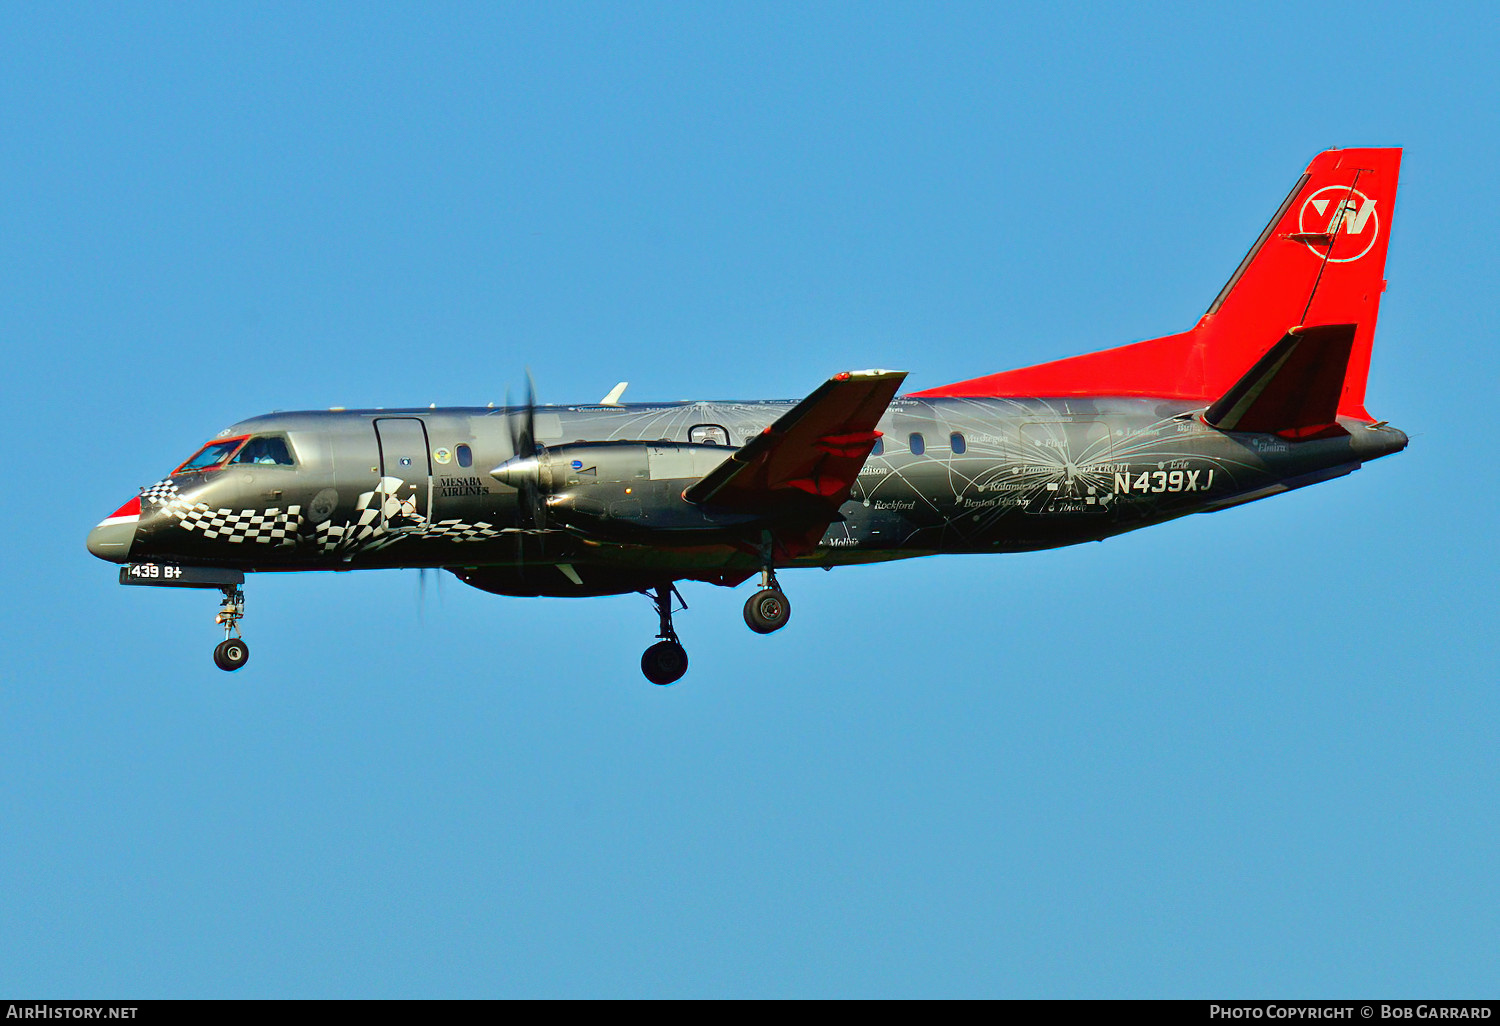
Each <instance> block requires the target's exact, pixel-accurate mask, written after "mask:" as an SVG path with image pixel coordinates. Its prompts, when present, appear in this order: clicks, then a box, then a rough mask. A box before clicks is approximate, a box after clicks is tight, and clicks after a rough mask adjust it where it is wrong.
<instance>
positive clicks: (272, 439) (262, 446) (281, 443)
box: [230, 435, 297, 467]
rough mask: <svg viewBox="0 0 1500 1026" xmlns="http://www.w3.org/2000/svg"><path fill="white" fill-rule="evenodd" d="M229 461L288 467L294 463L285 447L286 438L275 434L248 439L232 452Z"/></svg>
mask: <svg viewBox="0 0 1500 1026" xmlns="http://www.w3.org/2000/svg"><path fill="white" fill-rule="evenodd" d="M230 462H231V463H258V464H266V465H270V466H277V467H290V466H293V465H295V464H296V462H297V461H296V460H294V459H292V454H291V451H290V450H289V449H287V447H286V439H285V438H281V437H279V436H277V435H262V436H258V437H256V438H252V439H250V441H248V442H246V443H245V447H244V448H243V449H241V450H240V451H239V452H237V453H235V454H234V459H232V460H230Z"/></svg>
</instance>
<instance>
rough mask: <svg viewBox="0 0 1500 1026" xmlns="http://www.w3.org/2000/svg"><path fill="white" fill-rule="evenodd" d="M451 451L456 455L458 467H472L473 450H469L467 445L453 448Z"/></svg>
mask: <svg viewBox="0 0 1500 1026" xmlns="http://www.w3.org/2000/svg"><path fill="white" fill-rule="evenodd" d="M453 451H454V452H455V453H456V454H457V455H458V465H459V466H460V467H472V466H473V465H474V450H473V449H470V448H469V447H468V446H467V445H456V446H454V447H453Z"/></svg>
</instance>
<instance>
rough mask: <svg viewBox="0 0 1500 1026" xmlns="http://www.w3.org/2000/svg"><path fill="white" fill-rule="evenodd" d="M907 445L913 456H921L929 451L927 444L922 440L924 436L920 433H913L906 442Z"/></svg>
mask: <svg viewBox="0 0 1500 1026" xmlns="http://www.w3.org/2000/svg"><path fill="white" fill-rule="evenodd" d="M906 444H907V446H908V447H909V448H910V449H911V454H912V455H913V456H920V455H922V454H923V453H924V452H926V451H927V443H926V442H924V441H923V440H922V436H921V434H920V433H913V434H912V436H911V437H910V438H908V439H907V440H906Z"/></svg>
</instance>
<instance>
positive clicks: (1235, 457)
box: [90, 398, 1406, 595]
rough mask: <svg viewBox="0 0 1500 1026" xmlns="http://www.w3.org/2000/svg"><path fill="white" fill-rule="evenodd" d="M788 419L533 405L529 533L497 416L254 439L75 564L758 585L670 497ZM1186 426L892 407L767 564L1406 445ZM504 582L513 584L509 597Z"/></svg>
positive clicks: (1057, 538) (1232, 491)
mask: <svg viewBox="0 0 1500 1026" xmlns="http://www.w3.org/2000/svg"><path fill="white" fill-rule="evenodd" d="M793 405H795V404H794V403H793V402H782V401H765V402H672V403H652V404H631V405H625V406H620V407H603V406H569V407H538V408H537V409H536V412H535V432H536V438H535V442H536V444H537V445H538V446H539V447H545V448H544V451H546V452H549V453H552V454H554V455H555V456H556V457H557V458H554V459H553V460H552V465H553V470H552V474H553V476H552V477H549V478H548V482H549V485H550V487H549V489H548V500H547V501H548V510H547V514H548V515H547V518H546V519H547V523H546V526H543V527H542V528H540V529H539V528H538V527H537V526H536V525H535V524H534V523H532V522H529V521H528V519H527V517H526V515H525V513H526V511H525V510H524V509H523V508H522V505H521V502H520V501H519V499H518V496H519V494H520V493H519V492H518V490H517V488H515V487H511V486H509V485H507V484H504V483H502V482H501V481H500V480H497V479H496V477H495V476H492V474H491V471H492V470H494V469H495V468H497V467H499V466H501V465H502V464H504V463H505V462H506V461H507V460H510V459H511V458H512V457H514V456H517V455H525V454H524V453H523V454H517V453H516V452H514V451H513V450H514V445H513V443H512V440H511V438H512V433H513V431H512V426H511V421H510V418H511V417H512V416H513V415H514V414H513V411H509V410H507V409H504V408H448V409H430V408H429V409H407V410H359V411H342V410H340V411H318V412H303V413H277V414H269V415H266V416H261V417H254V418H251V419H249V420H245V421H242V422H240V423H238V424H235V425H234V426H232V427H230V428H228V429H226V430H225V431H224V432H222V433H221V435H220V437H221V438H224V439H235V438H241V437H244V436H251V437H252V438H256V439H259V438H266V437H269V438H280V439H284V441H285V443H286V453H287V454H288V455H289V456H290V460H291V462H290V465H287V464H286V463H281V464H278V463H272V462H269V461H267V462H262V463H257V462H242V463H230V464H225V465H221V466H218V467H214V468H212V469H207V470H202V471H179V472H178V473H176V474H174V475H172V476H171V477H168V478H166V479H165V480H163V481H161V482H159V483H158V484H156V485H153V486H151V487H150V488H147V489H145V490H144V491H143V495H142V500H141V509H140V514H139V519H138V520H137V521H136V522H135V524H134V525H133V528H134V529H133V532H131V533H130V535H129V538H128V540H126V542H125V543H124V544H123V546H122V544H121V539H122V538H124V535H125V532H124V530H123V529H120V530H116V531H115V533H114V534H113V535H111V539H112V540H113V542H114V547H113V548H104V547H101V546H100V545H98V544H96V542H97V541H99V539H96V538H92V537H91V541H90V547H91V549H93V550H94V551H95V553H96V554H97V555H102V556H104V557H105V558H109V559H113V560H115V561H117V562H140V561H147V560H150V561H171V562H176V563H181V564H184V565H197V566H214V567H232V568H237V569H241V570H245V571H289V570H354V569H372V568H382V567H443V568H449V569H453V570H454V571H455V572H456V573H458V574H459V576H460V577H464V578H465V579H466V580H469V581H470V583H475V584H476V586H479V587H483V588H486V590H491V591H499V592H504V593H514V594H559V595H581V594H604V593H608V592H612V591H634V590H639V589H641V588H643V587H647V586H649V584H650V583H652V582H655V581H659V580H664V579H684V578H692V579H699V580H712V581H716V582H717V583H737V581H738V580H742V579H743V578H744V577H745V576H747V575H748V574H749V573H751V572H753V571H754V570H756V569H758V568H759V567H760V566H761V563H762V560H761V559H760V558H759V556H758V555H757V553H756V551H755V547H754V546H755V539H756V537H757V536H758V534H759V531H760V529H761V528H760V526H759V525H758V523H757V522H755V521H754V520H753V519H747V518H746V517H744V516H741V517H738V518H735V517H727V518H726V517H719V518H715V517H713V516H712V515H711V514H710V513H706V512H704V511H703V510H700V509H698V508H697V507H694V506H692V505H691V504H688V503H685V502H684V501H683V500H682V498H681V493H682V491H683V489H684V488H685V487H686V486H687V485H688V484H690V483H691V482H692V481H693V480H696V479H698V478H700V477H702V476H703V475H704V474H705V473H706V472H707V471H708V470H710V469H711V468H712V467H713V466H714V465H716V464H717V463H719V462H722V460H723V459H724V458H727V457H728V456H729V455H730V453H732V452H734V451H735V449H736V448H737V447H739V446H741V445H743V444H744V443H745V442H746V441H747V440H748V439H750V438H752V437H754V436H755V435H756V434H758V433H760V432H761V431H763V430H764V429H765V428H766V427H767V426H768V425H769V424H771V423H772V422H773V421H775V420H776V419H777V418H778V417H779V416H781V415H782V414H783V413H785V412H786V411H787V410H788V409H789V408H790V407H791V406H793ZM1202 409H1203V407H1202V404H1192V403H1184V402H1180V401H1172V400H1155V399H1131V398H1121V399H1100V398H1089V399H1076V398H1068V399H912V398H897V399H895V400H894V401H892V403H891V405H890V407H889V409H888V410H887V411H886V414H885V416H884V417H883V418H882V419H881V420H880V423H879V430H880V431H881V432H882V437H881V439H880V443H879V445H878V446H877V448H876V451H875V452H874V453H872V454H871V455H870V456H869V458H868V459H867V460H866V461H865V464H864V466H863V468H862V469H861V471H860V473H859V476H858V480H857V482H856V483H855V485H854V488H853V490H852V492H851V494H850V497H849V499H848V501H846V502H845V503H843V505H842V506H841V507H840V509H839V513H840V515H841V517H842V519H841V520H835V521H834V522H833V523H831V524H829V525H828V527H827V529H826V531H825V533H824V534H823V537H822V538H821V541H820V543H819V544H818V545H817V546H816V547H815V548H813V549H812V550H811V551H809V552H807V553H805V554H802V555H800V556H798V557H796V558H794V559H790V560H786V561H783V562H780V563H779V564H778V565H780V566H841V565H848V564H857V563H869V562H878V561H883V560H890V559H900V558H905V557H910V556H918V555H928V554H935V553H979V552H1018V551H1027V550H1034V549H1043V548H1051V547H1055V546H1060V545H1070V544H1074V543H1077V542H1083V541H1095V540H1099V539H1102V538H1106V537H1109V536H1111V535H1115V534H1119V533H1122V532H1124V531H1129V530H1134V529H1136V528H1140V527H1144V526H1148V525H1150V524H1154V523H1159V522H1162V521H1165V520H1169V519H1173V518H1175V517H1179V516H1183V515H1185V514H1188V513H1196V512H1204V511H1209V510H1216V509H1222V508H1225V507H1227V506H1232V505H1237V504H1239V503H1242V502H1246V501H1249V500H1252V499H1256V498H1261V497H1264V496H1267V495H1271V494H1275V493H1277V492H1280V491H1285V490H1288V489H1290V488H1295V487H1299V486H1301V485H1304V484H1310V483H1314V482H1316V481H1321V480H1326V479H1328V478H1332V477H1337V476H1340V475H1342V474H1345V473H1348V472H1350V471H1352V470H1354V469H1357V468H1358V467H1359V466H1360V464H1361V463H1363V462H1364V461H1366V460H1370V459H1374V458H1377V457H1379V456H1384V455H1387V454H1389V453H1393V452H1396V451H1399V450H1400V449H1402V448H1404V447H1405V445H1406V436H1405V435H1404V434H1403V433H1401V432H1400V431H1398V430H1396V429H1394V428H1391V427H1389V426H1385V425H1371V424H1368V423H1364V422H1361V421H1354V420H1347V419H1341V420H1340V425H1341V426H1342V427H1343V428H1344V429H1345V431H1346V432H1347V434H1343V435H1340V436H1338V437H1330V438H1324V439H1318V440H1312V441H1306V440H1304V441H1295V442H1293V441H1289V440H1287V439H1285V438H1282V437H1280V436H1277V435H1271V434H1242V433H1227V432H1223V431H1219V430H1215V429H1214V428H1211V427H1209V426H1208V425H1206V424H1205V423H1203V421H1202V419H1201V417H1200V416H1199V414H1200V413H1201V412H1202ZM583 440H588V441H587V442H585V441H583ZM573 446H577V448H576V449H575V448H572V447H573ZM574 455H577V456H579V457H581V458H577V459H575V458H573V456H574ZM501 476H502V477H503V476H504V475H503V474H502V475H501ZM554 478H555V479H554ZM564 528H566V529H564ZM104 530H106V529H105V528H104V527H101V528H100V529H98V530H97V531H96V534H98V532H99V531H104ZM560 565H565V566H566V567H567V568H568V569H567V570H566V571H560V570H558V569H557V567H558V566H560ZM485 568H492V570H493V572H491V573H489V574H486V572H485ZM505 568H519V569H521V570H522V571H524V573H523V574H522V575H520V576H518V577H517V578H516V580H515V582H514V585H513V586H512V584H511V581H510V578H509V577H507V576H506V570H505Z"/></svg>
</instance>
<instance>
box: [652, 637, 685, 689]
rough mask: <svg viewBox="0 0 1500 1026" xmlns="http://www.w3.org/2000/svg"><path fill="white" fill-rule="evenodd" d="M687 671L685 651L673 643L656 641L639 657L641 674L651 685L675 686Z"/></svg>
mask: <svg viewBox="0 0 1500 1026" xmlns="http://www.w3.org/2000/svg"><path fill="white" fill-rule="evenodd" d="M687 669H688V656H687V649H685V648H683V647H682V646H681V645H679V644H678V643H677V642H675V641H658V642H657V643H656V644H654V645H652V646H651V647H650V648H648V649H646V651H645V653H644V654H643V655H642V656H641V672H642V673H644V674H645V675H646V679H647V680H649V681H650V682H651V683H653V684H663V685H665V684H675V683H676V682H677V681H679V680H681V679H682V675H683V674H684V673H687Z"/></svg>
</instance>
